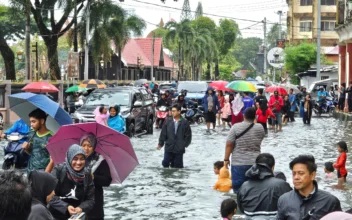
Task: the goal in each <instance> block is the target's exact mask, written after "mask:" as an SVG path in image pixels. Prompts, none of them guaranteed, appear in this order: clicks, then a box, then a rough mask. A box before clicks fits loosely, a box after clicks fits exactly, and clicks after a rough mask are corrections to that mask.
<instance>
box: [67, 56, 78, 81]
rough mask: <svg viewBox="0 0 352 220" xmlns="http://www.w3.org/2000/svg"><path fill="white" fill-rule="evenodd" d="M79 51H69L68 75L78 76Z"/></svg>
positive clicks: (71, 76)
mask: <svg viewBox="0 0 352 220" xmlns="http://www.w3.org/2000/svg"><path fill="white" fill-rule="evenodd" d="M78 65H79V53H78V52H69V53H68V59H67V74H68V77H70V78H73V77H78V74H79V72H78V68H79V66H78Z"/></svg>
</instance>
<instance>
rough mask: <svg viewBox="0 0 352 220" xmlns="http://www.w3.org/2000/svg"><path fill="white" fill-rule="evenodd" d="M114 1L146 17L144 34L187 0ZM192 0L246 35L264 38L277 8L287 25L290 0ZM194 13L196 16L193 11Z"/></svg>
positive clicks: (176, 16) (171, 16)
mask: <svg viewBox="0 0 352 220" xmlns="http://www.w3.org/2000/svg"><path fill="white" fill-rule="evenodd" d="M31 1H32V2H33V1H34V0H31ZM112 1H113V2H116V4H119V5H121V6H122V7H123V8H125V9H132V10H133V11H134V12H135V14H136V15H138V16H139V17H141V18H142V19H143V20H145V21H146V23H147V28H146V30H145V31H144V34H143V37H145V36H147V34H148V33H149V32H151V31H152V30H154V29H155V28H156V25H157V24H159V22H160V19H161V18H162V19H163V20H164V22H165V23H166V22H167V21H169V20H170V19H174V20H175V21H179V20H180V15H181V9H182V6H183V2H184V0H177V2H175V1H174V0H165V3H162V2H161V0H124V2H123V3H120V2H119V0H112ZM189 2H190V7H191V10H192V11H195V10H196V8H197V5H198V2H201V3H202V5H203V13H204V16H208V17H210V18H212V19H213V20H214V21H215V22H216V23H218V22H219V20H220V19H221V17H219V16H223V17H227V18H229V19H233V20H235V21H236V22H237V23H238V25H239V28H240V30H241V33H242V37H244V38H246V37H260V38H263V35H264V31H263V23H262V22H261V21H263V19H264V17H266V19H267V30H269V29H270V27H271V26H272V24H274V23H278V22H279V15H278V14H277V12H278V11H280V10H281V11H282V12H283V15H282V22H283V24H284V25H283V28H285V21H286V13H287V9H288V7H287V4H286V0H246V1H242V0H189ZM0 4H5V5H8V4H9V1H8V0H0ZM158 5H159V6H158ZM166 7H170V8H166ZM60 13H62V11H61V10H60V9H57V10H56V14H57V15H58V16H60ZM210 14H212V15H210ZM192 15H193V16H194V13H193V12H192Z"/></svg>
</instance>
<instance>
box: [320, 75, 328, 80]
mask: <svg viewBox="0 0 352 220" xmlns="http://www.w3.org/2000/svg"><path fill="white" fill-rule="evenodd" d="M324 79H329V76H322V77H321V80H324Z"/></svg>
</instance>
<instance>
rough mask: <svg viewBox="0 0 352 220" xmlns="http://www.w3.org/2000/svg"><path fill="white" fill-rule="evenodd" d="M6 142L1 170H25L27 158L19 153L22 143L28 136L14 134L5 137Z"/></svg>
mask: <svg viewBox="0 0 352 220" xmlns="http://www.w3.org/2000/svg"><path fill="white" fill-rule="evenodd" d="M6 140H7V141H8V143H7V145H6V146H4V162H3V164H2V169H3V170H8V169H13V168H16V169H24V168H26V167H27V163H28V159H29V156H28V155H27V154H25V153H21V150H22V143H23V142H24V141H27V140H28V136H27V135H21V134H19V133H17V132H14V133H11V134H9V135H7V136H6Z"/></svg>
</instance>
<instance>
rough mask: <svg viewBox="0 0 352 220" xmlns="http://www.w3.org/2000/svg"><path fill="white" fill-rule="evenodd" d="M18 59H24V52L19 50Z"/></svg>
mask: <svg viewBox="0 0 352 220" xmlns="http://www.w3.org/2000/svg"><path fill="white" fill-rule="evenodd" d="M17 59H18V60H22V59H23V52H17Z"/></svg>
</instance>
